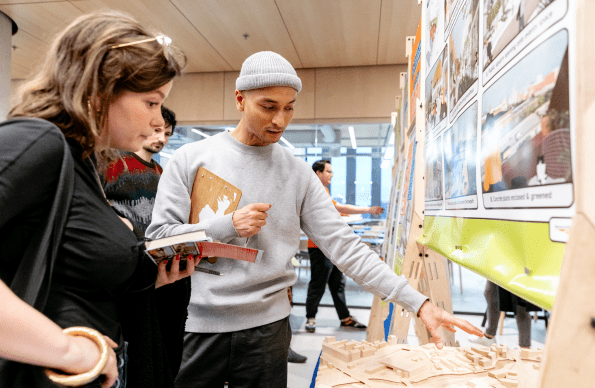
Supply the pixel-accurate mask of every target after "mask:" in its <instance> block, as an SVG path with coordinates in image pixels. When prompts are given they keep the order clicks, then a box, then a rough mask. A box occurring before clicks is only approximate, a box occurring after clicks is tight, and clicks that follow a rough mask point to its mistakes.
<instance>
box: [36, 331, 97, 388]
mask: <svg viewBox="0 0 595 388" xmlns="http://www.w3.org/2000/svg"><path fill="white" fill-rule="evenodd" d="M64 334H68V335H71V336H75V337H85V338H88V339H90V340H91V341H93V342H95V344H96V345H97V347H98V348H99V352H100V353H101V355H100V356H99V361H98V362H97V364H96V365H95V366H94V367H93V369H91V370H90V371H88V372H85V373H80V374H78V375H65V374H61V373H58V372H56V371H54V370H51V369H45V370H44V372H45V374H46V376H47V377H48V378H49V379H50V380H52V382H54V383H56V384H59V385H62V386H65V387H78V386H81V385H85V384H88V383H90V382H91V381H93V380H95V379H96V378H97V376H99V374H100V373H101V371H103V368H105V364H107V359H108V358H109V346H108V344H107V341H106V340H105V338H104V337H103V335H101V333H99V332H98V331H97V330H93V329H90V328H88V327H80V326H75V327H69V328H67V329H64Z"/></svg>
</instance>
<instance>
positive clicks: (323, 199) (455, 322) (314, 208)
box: [300, 176, 483, 348]
mask: <svg viewBox="0 0 595 388" xmlns="http://www.w3.org/2000/svg"><path fill="white" fill-rule="evenodd" d="M300 219H301V227H302V230H303V231H304V232H305V233H306V234H307V235H308V237H310V238H311V239H312V241H314V243H315V244H316V245H317V246H318V248H320V249H321V250H322V252H323V253H324V255H325V256H326V257H328V258H329V259H330V260H331V261H332V262H333V264H335V265H336V266H337V268H339V270H340V271H341V272H343V273H345V274H346V275H347V276H349V277H350V278H352V279H353V280H355V282H356V283H358V284H360V285H361V286H363V287H364V289H366V290H367V291H369V292H372V293H374V294H375V295H378V296H380V297H381V298H382V299H383V300H384V301H385V302H395V303H399V304H400V305H401V306H403V307H405V308H406V309H407V310H408V311H411V312H414V313H417V314H419V316H420V318H421V319H422V321H423V322H424V324H425V325H426V327H427V328H428V330H430V332H431V333H432V336H433V337H434V340H435V341H436V345H437V346H438V347H439V348H441V347H442V339H441V336H440V331H439V328H440V327H441V326H442V327H445V328H446V329H447V330H450V331H453V330H454V326H458V327H460V328H461V329H463V330H464V331H466V332H468V333H470V334H475V335H478V336H482V335H483V333H482V331H481V330H480V329H478V328H476V327H474V326H473V325H471V324H470V323H469V322H467V321H465V320H462V319H457V318H455V317H453V316H452V315H451V314H449V313H447V312H446V311H444V310H442V309H440V308H438V307H436V306H434V305H433V304H432V303H430V302H429V301H428V300H427V298H426V297H425V296H424V295H422V294H420V293H419V292H417V291H416V290H415V289H413V288H412V287H411V286H410V285H409V282H408V281H407V279H406V278H405V276H403V275H401V276H398V275H397V274H395V273H394V271H393V270H392V269H391V268H390V267H389V266H388V265H386V263H384V262H382V261H381V260H380V258H379V257H378V255H377V254H376V253H374V252H373V251H372V250H371V249H370V248H369V247H368V246H366V245H365V244H364V243H362V242H361V239H360V238H359V237H358V236H356V235H355V233H354V232H353V230H352V229H351V228H350V227H349V226H348V225H347V224H346V223H345V222H344V221H343V220H342V219H341V217H339V215H338V214H337V213H336V212H335V211H334V209H333V204H332V202H331V199H330V197H329V196H328V194H327V193H326V192H325V191H324V190H323V188H322V186H320V182H318V179H317V178H316V177H315V176H313V177H312V179H310V182H309V184H308V192H307V194H306V197H305V198H304V200H303V203H302V207H301V215H300Z"/></svg>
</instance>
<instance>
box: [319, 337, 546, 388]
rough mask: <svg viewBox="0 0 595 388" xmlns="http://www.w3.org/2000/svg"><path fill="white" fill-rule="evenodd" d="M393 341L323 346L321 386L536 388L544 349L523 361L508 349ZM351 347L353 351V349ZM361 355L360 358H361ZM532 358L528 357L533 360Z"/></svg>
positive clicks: (517, 352) (329, 341) (328, 341)
mask: <svg viewBox="0 0 595 388" xmlns="http://www.w3.org/2000/svg"><path fill="white" fill-rule="evenodd" d="M388 340H389V341H388V342H385V341H375V342H372V343H370V342H367V341H361V342H355V341H349V342H347V341H345V340H343V341H336V339H335V337H327V338H326V339H325V340H324V341H323V348H322V355H321V357H320V367H319V370H318V378H317V379H316V387H317V388H321V387H322V388H323V387H330V388H338V387H340V388H363V387H369V388H381V387H423V388H519V387H522V388H533V387H537V384H538V375H539V369H538V368H536V367H535V365H539V364H540V361H536V360H537V358H538V357H539V359H541V352H542V351H541V350H536V351H532V353H530V355H531V357H532V359H531V360H529V359H523V358H522V357H521V355H520V353H521V350H517V349H514V350H509V349H508V348H507V347H506V346H504V345H492V346H491V347H489V348H488V347H483V346H473V347H464V348H458V347H448V346H445V347H444V348H443V349H441V350H438V349H437V348H436V346H435V345H434V344H426V345H422V346H411V345H403V344H398V343H396V342H397V341H396V337H393V336H389V338H388ZM347 348H350V349H349V350H348V349H347ZM357 352H359V354H357ZM527 354H528V353H525V355H527Z"/></svg>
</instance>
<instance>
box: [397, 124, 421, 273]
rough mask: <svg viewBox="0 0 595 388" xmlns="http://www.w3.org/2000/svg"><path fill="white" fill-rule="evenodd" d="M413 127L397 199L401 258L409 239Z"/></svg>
mask: <svg viewBox="0 0 595 388" xmlns="http://www.w3.org/2000/svg"><path fill="white" fill-rule="evenodd" d="M416 146H417V142H416V141H415V128H414V129H413V130H412V131H411V134H410V136H409V146H408V148H407V159H406V169H405V174H404V176H403V186H402V187H401V196H400V197H401V198H400V201H399V224H398V233H397V234H398V238H399V239H398V241H397V252H398V254H399V255H400V256H401V263H402V258H404V257H405V249H406V248H407V241H408V239H409V230H410V228H411V219H412V217H413V190H414V186H413V181H414V179H413V176H414V173H415V148H416Z"/></svg>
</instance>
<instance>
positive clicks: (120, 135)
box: [99, 81, 173, 152]
mask: <svg viewBox="0 0 595 388" xmlns="http://www.w3.org/2000/svg"><path fill="white" fill-rule="evenodd" d="M172 83H173V81H170V82H168V83H167V84H165V85H163V86H162V87H160V88H158V89H155V90H153V91H150V92H144V93H136V92H131V91H124V92H122V93H120V94H119V95H117V96H116V97H114V98H113V99H112V101H111V102H110V104H109V108H108V116H107V123H106V125H107V131H102V133H107V138H108V139H109V145H108V146H109V147H112V148H116V149H119V150H122V151H130V152H135V151H138V150H140V149H141V147H142V144H143V141H145V140H147V138H148V137H149V136H151V135H152V134H153V132H154V131H155V128H157V127H163V126H164V125H165V122H164V120H163V116H162V115H161V105H162V104H163V100H165V98H166V97H167V95H168V94H169V91H170V90H171V87H172ZM100 140H101V139H100ZM105 142H106V139H103V143H105ZM99 143H100V144H101V143H102V142H101V141H100V142H99Z"/></svg>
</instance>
